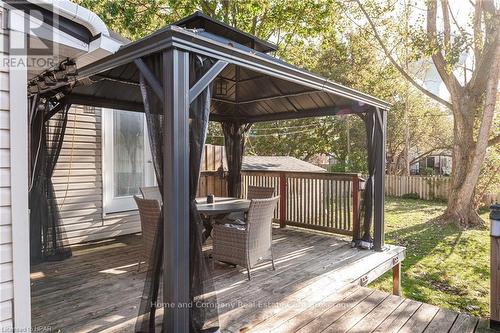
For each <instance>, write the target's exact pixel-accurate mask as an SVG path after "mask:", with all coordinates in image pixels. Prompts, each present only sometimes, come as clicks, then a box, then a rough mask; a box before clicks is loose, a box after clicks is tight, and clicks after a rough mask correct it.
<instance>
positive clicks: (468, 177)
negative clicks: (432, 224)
mask: <svg viewBox="0 0 500 333" xmlns="http://www.w3.org/2000/svg"><path fill="white" fill-rule="evenodd" d="M474 102H475V101H473V100H472V101H471V99H469V98H468V96H467V94H464V97H463V98H462V99H461V101H460V103H457V104H459V105H458V108H457V109H455V110H453V111H454V112H453V113H454V126H453V134H454V135H453V137H454V139H453V154H452V156H453V157H452V158H453V168H452V170H453V171H452V176H451V188H450V196H449V198H448V206H447V208H446V211H445V213H444V216H443V217H444V218H445V219H446V220H453V221H456V222H458V223H459V224H460V225H461V226H462V227H469V226H475V225H479V224H482V220H481V219H480V217H479V215H478V214H477V212H476V211H475V209H474V200H473V198H474V189H475V187H476V184H477V181H478V178H479V170H474V166H475V165H477V164H478V162H479V164H481V163H482V160H481V161H477V158H480V156H477V155H476V154H475V150H476V144H475V140H474V119H475V113H476V110H477V107H478V105H477V104H476V103H474ZM482 159H484V154H483V157H482Z"/></svg>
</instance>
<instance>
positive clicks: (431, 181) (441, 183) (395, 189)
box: [385, 175, 450, 200]
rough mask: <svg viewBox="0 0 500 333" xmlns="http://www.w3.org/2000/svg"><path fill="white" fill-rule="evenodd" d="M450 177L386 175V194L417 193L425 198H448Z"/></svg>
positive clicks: (394, 195)
mask: <svg viewBox="0 0 500 333" xmlns="http://www.w3.org/2000/svg"><path fill="white" fill-rule="evenodd" d="M449 189H450V179H449V178H448V177H442V176H397V175H386V176H385V195H387V196H393V197H402V196H404V195H408V194H417V195H418V197H419V198H421V199H425V200H434V199H441V200H447V199H448V192H449Z"/></svg>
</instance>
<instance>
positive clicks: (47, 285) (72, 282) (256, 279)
mask: <svg viewBox="0 0 500 333" xmlns="http://www.w3.org/2000/svg"><path fill="white" fill-rule="evenodd" d="M273 243H274V252H275V258H276V260H275V263H276V268H277V269H276V271H273V270H272V269H271V265H270V264H269V263H266V264H263V265H261V266H259V267H256V268H255V269H253V270H252V272H251V273H252V279H251V281H247V279H246V272H245V270H244V269H241V268H234V267H232V266H229V265H225V264H222V263H217V262H216V263H214V264H213V265H214V287H215V290H216V292H217V299H218V304H219V305H221V304H222V305H224V306H222V307H221V308H220V310H219V316H218V320H216V318H213V321H212V323H214V324H216V323H218V324H219V325H220V326H221V328H222V329H221V331H222V332H271V331H272V332H296V331H300V332H321V331H325V332H347V331H349V332H353V333H356V332H359V333H360V332H371V331H374V332H375V331H376V332H392V331H393V332H397V331H400V330H401V331H404V330H405V329H406V328H408V327H410V324H412V323H413V322H419V323H420V321H422V320H424V321H426V322H425V325H424V324H420V325H419V327H421V330H420V331H422V332H423V331H424V330H425V329H428V330H429V332H434V331H436V332H437V331H438V330H439V329H440V328H442V327H447V328H448V329H452V330H454V331H456V332H462V330H464V329H470V328H471V327H472V330H473V329H474V328H475V327H476V326H477V319H475V318H473V317H468V316H463V315H457V314H455V313H453V312H449V311H441V310H439V309H438V308H435V307H433V306H429V305H423V304H422V303H419V302H415V301H410V300H406V299H403V298H401V297H397V296H392V295H389V294H387V293H383V292H380V291H374V290H371V289H369V288H365V287H361V286H360V284H361V281H362V280H363V281H364V280H365V279H366V280H367V281H368V282H369V281H371V280H373V279H375V278H376V277H378V276H379V275H381V274H383V273H384V272H385V271H388V270H389V269H390V265H391V263H392V260H393V258H394V257H398V258H399V259H400V260H402V259H404V249H403V248H401V247H389V248H388V249H387V250H386V251H384V252H374V251H366V250H358V249H353V248H351V247H350V245H349V240H348V239H345V238H340V237H333V236H331V235H327V234H324V233H318V232H308V231H304V230H300V229H297V228H285V229H273ZM210 249H211V246H210V244H209V245H207V246H205V248H204V250H205V251H210ZM141 250H142V247H141V239H140V236H137V235H128V236H121V237H117V238H116V239H113V240H107V241H100V242H93V243H90V244H87V245H84V246H78V247H75V248H74V256H73V257H72V258H70V259H68V260H66V261H62V262H50V263H43V264H40V265H37V266H34V267H33V268H32V321H33V325H34V326H47V325H48V326H51V327H52V329H53V331H54V332H55V331H57V330H60V331H61V332H109V333H112V332H131V331H133V325H134V324H135V315H136V314H137V311H138V305H139V299H140V296H141V293H142V285H143V279H144V275H145V273H144V272H141V271H137V263H138V258H140V253H141ZM388 267H389V268H388ZM362 278H364V279H362ZM428 309H432V310H428ZM444 322H446V324H445V323H444ZM426 332H427V331H426Z"/></svg>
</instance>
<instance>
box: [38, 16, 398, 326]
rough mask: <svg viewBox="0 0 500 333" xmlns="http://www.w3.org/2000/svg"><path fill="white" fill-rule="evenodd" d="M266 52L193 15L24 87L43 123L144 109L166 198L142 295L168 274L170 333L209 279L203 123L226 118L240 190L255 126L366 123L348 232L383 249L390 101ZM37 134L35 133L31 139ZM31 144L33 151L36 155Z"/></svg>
mask: <svg viewBox="0 0 500 333" xmlns="http://www.w3.org/2000/svg"><path fill="white" fill-rule="evenodd" d="M273 51H276V46H274V45H272V44H270V43H268V42H265V41H262V40H260V39H258V38H256V37H255V36H252V35H249V34H247V33H244V32H242V31H240V30H237V29H235V28H232V27H230V26H227V25H225V24H223V23H221V22H219V21H216V20H214V19H212V18H210V17H208V16H206V15H204V14H202V13H199V12H197V13H195V14H193V15H191V16H189V17H186V18H185V19H182V20H181V21H179V22H176V23H174V24H172V25H169V26H167V27H165V28H163V29H161V30H158V31H156V32H154V33H153V34H151V35H149V36H147V37H145V38H143V39H140V40H138V41H136V42H133V43H130V44H127V45H125V46H123V47H122V48H121V49H120V50H119V51H118V52H116V53H115V54H113V55H110V56H108V57H106V58H104V59H101V60H99V61H96V62H94V63H92V64H90V65H88V66H86V67H84V68H81V69H79V70H78V74H77V75H76V77H75V78H74V79H69V80H68V78H67V77H62V78H61V79H60V80H59V81H58V82H57V83H56V84H53V85H51V86H48V87H44V88H43V89H40V90H38V92H37V93H35V94H32V96H31V104H32V107H31V110H32V118H33V119H35V118H36V119H39V120H38V123H39V124H40V123H41V124H43V123H44V122H46V121H48V120H49V119H55V117H61V119H63V118H64V112H67V110H68V108H69V105H71V104H80V105H88V106H96V107H106V108H113V109H121V110H128V111H136V112H145V113H146V119H147V125H148V132H149V139H150V140H149V141H150V145H151V151H152V153H153V163H154V166H155V170H156V176H157V181H158V184H159V186H160V189H161V192H162V195H163V202H164V205H163V213H162V215H163V223H162V224H160V226H161V227H160V231H159V234H158V238H157V244H156V248H155V249H156V253H155V258H157V260H155V262H154V263H153V264H152V267H150V269H149V271H148V280H147V281H146V286H145V292H144V294H145V295H146V296H147V297H146V298H145V299H147V300H148V302H149V303H151V302H153V300H154V299H155V296H156V295H157V293H158V289H159V288H158V286H159V284H160V281H159V278H160V276H161V271H162V267H163V271H164V272H169V274H163V282H162V283H163V302H164V303H165V304H175V305H176V306H173V307H171V308H169V310H168V311H166V312H165V315H164V318H163V325H164V326H163V327H164V331H166V332H186V331H188V330H189V327H190V325H191V324H190V322H192V321H193V320H195V321H196V320H198V317H197V316H198V315H197V314H196V313H193V312H196V311H193V310H192V309H190V308H189V307H187V306H182V305H183V304H188V303H189V302H190V301H192V300H193V297H195V296H197V295H200V294H203V293H206V292H207V288H209V286H207V284H206V283H205V281H206V280H207V279H206V276H205V274H206V272H205V271H206V269H205V267H204V266H205V264H204V260H203V258H202V254H201V241H202V240H201V238H200V232H199V228H201V224H200V223H199V222H200V221H199V219H200V217H199V214H197V212H196V206H195V205H194V199H195V198H194V196H195V193H196V186H197V183H198V177H199V169H200V159H201V152H202V149H203V146H204V143H205V139H206V134H207V129H208V121H209V120H210V121H216V122H220V123H221V125H222V128H223V132H224V137H225V146H226V153H227V161H228V169H229V171H228V193H229V195H230V196H236V197H237V196H239V195H240V188H241V178H240V172H241V164H242V154H243V150H244V143H245V133H246V132H247V131H248V130H249V128H250V126H251V125H252V124H254V123H258V122H265V121H278V120H285V119H298V118H307V117H323V116H334V115H341V114H356V115H359V116H360V117H361V118H362V119H363V121H364V123H365V125H366V133H367V159H368V169H369V177H368V179H367V182H366V188H365V196H364V220H363V223H362V228H361V229H362V230H357V231H355V233H354V239H353V244H354V245H355V246H362V247H365V248H371V247H373V249H375V250H376V251H383V249H384V174H385V141H386V121H387V116H386V112H387V109H388V108H389V104H388V103H386V102H384V101H382V100H380V99H377V98H375V97H372V96H370V95H367V94H364V93H361V92H359V91H356V90H354V89H350V88H347V87H344V86H342V85H339V84H337V83H334V82H331V81H329V80H326V79H324V78H322V77H319V76H317V75H315V74H312V73H309V72H307V71H305V70H303V69H300V68H297V67H294V66H292V65H290V64H288V63H286V62H284V61H282V60H280V59H278V58H276V57H273V56H271V55H269V53H271V52H273ZM36 115H38V117H35V116H36ZM36 123H37V122H35V123H32V126H33V124H35V125H36ZM33 128H36V126H33ZM40 135H43V134H42V133H37V132H36V131H33V132H32V136H40ZM63 136H64V127H62V130H61V132H60V133H59V139H58V140H56V142H59V144H60V143H61V142H62V137H63ZM58 150H60V146H59V147H58V146H57V145H56V146H54V147H53V151H54V153H53V154H52V155H51V156H48V159H50V160H51V161H52V163H53V164H55V163H56V162H57V156H58V153H57V151H58ZM31 153H32V157H33V156H35V155H36V152H33V151H32V152H31ZM37 163H39V161H37V159H36V158H32V167H33V170H39V169H40V168H39V167H37ZM38 172H41V173H43V172H47V171H46V170H45V171H38ZM49 173H50V172H49ZM44 191H45V193H41V192H39V193H35V195H34V196H32V198H31V200H36V199H37V198H39V197H37V195H38V196H44V195H45V197H46V196H47V193H48V192H47V191H48V190H44ZM42 192H43V191H42ZM46 201H47V200H46ZM40 202H41V201H40ZM49 214H55V213H54V212H53V211H52V212H50V213H49ZM51 220H52V222H50V221H45V222H42V223H46V224H47V223H48V224H49V226H46V229H47V230H48V231H46V232H47V233H49V237H47V239H44V240H43V241H44V242H52V244H53V247H54V248H56V247H57V246H58V244H57V239H56V236H55V233H54V234H53V237H50V233H51V231H50V230H55V229H56V228H57V218H53V219H51ZM372 221H373V223H372ZM51 224H52V225H51ZM372 230H373V237H372ZM49 247H50V245H49ZM141 313H142V315H143V316H145V318H146V320H144V323H143V326H144V327H147V326H148V325H150V323H151V321H152V322H153V325H154V316H153V317H152V318H151V317H148V315H151V306H148V303H147V302H143V307H142V309H141ZM153 314H154V310H153ZM193 318H194V319H193ZM192 328H193V327H192V325H191V329H192Z"/></svg>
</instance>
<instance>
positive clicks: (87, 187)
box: [52, 106, 141, 244]
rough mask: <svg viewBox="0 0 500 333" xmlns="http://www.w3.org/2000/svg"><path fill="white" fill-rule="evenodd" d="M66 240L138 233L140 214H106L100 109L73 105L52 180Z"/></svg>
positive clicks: (132, 212)
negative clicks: (104, 207) (104, 213)
mask: <svg viewBox="0 0 500 333" xmlns="http://www.w3.org/2000/svg"><path fill="white" fill-rule="evenodd" d="M52 181H53V183H54V188H55V191H56V197H57V203H58V205H59V210H60V214H61V221H62V225H63V228H62V231H63V240H65V242H66V243H67V244H75V243H79V242H86V241H91V240H97V239H103V238H109V237H114V236H118V235H124V234H130V233H136V232H139V231H140V230H141V228H140V221H139V215H138V213H137V211H129V212H122V213H113V214H107V215H103V181H102V123H101V110H100V109H99V108H91V107H83V106H73V107H72V108H71V109H70V111H69V115H68V124H67V128H66V135H65V137H64V141H63V147H62V150H61V154H60V156H59V160H58V162H57V165H56V168H55V171H54V175H53V178H52Z"/></svg>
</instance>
